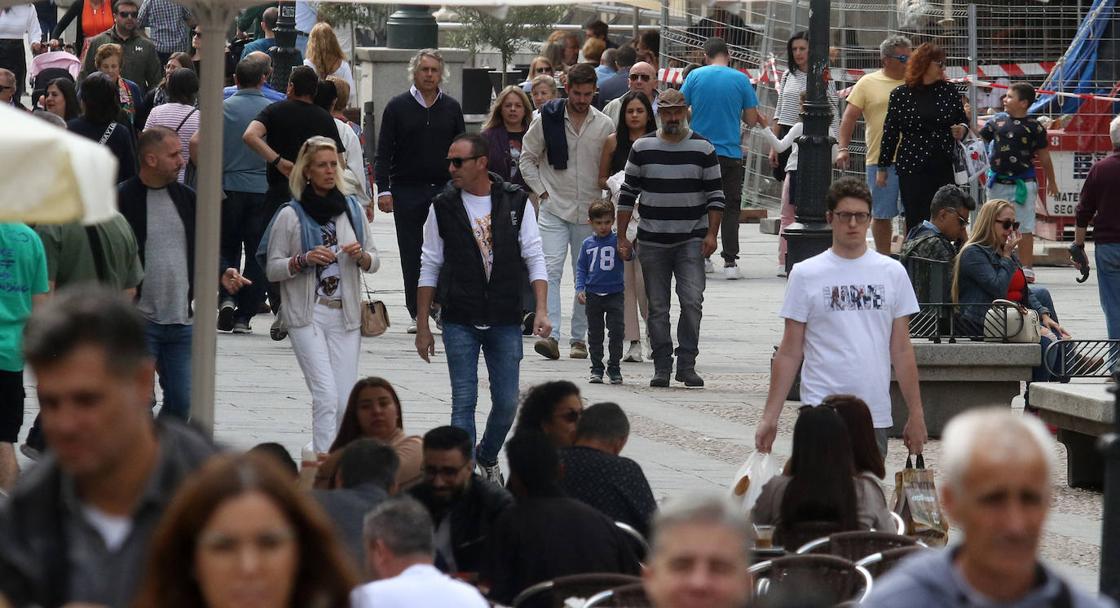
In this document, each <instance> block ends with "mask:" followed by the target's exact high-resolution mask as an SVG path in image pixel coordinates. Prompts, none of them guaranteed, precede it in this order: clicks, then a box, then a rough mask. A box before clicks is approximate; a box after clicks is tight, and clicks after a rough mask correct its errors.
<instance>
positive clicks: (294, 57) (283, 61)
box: [268, 0, 303, 91]
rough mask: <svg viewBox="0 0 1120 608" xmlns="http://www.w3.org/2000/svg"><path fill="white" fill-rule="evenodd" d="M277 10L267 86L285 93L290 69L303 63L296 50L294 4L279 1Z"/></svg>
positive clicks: (288, 0) (269, 52)
mask: <svg viewBox="0 0 1120 608" xmlns="http://www.w3.org/2000/svg"><path fill="white" fill-rule="evenodd" d="M277 9H278V10H279V11H280V15H279V17H278V18H277V19H276V32H275V35H276V46H274V47H272V48H270V49H268V54H269V56H271V57H272V78H270V79H269V82H268V84H269V86H271V87H272V88H274V89H276V90H277V91H285V90H287V88H288V76H289V75H291V73H292V68H294V67H295V66H297V65H300V64H302V63H303V56H302V54H301V53H300V52H299V49H297V48H296V3H295V2H294V1H292V0H281V1H280V2H279V3H278V5H277Z"/></svg>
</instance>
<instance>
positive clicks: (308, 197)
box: [265, 137, 380, 454]
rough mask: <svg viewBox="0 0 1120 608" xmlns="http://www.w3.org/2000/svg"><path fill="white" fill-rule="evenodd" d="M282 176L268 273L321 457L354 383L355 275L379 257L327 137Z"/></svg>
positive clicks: (358, 290) (357, 338)
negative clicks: (307, 394)
mask: <svg viewBox="0 0 1120 608" xmlns="http://www.w3.org/2000/svg"><path fill="white" fill-rule="evenodd" d="M288 179H289V186H290V187H291V190H292V200H291V201H289V202H288V203H287V204H285V205H284V206H283V207H281V208H280V210H279V211H278V212H277V213H276V215H275V216H274V217H273V220H272V224H271V225H270V226H269V229H268V231H267V233H266V236H265V238H266V239H267V249H266V250H267V252H268V262H267V264H266V273H267V275H268V280H269V281H273V282H275V283H279V284H280V291H281V294H282V298H283V302H284V306H283V307H281V309H280V318H281V319H282V320H283V321H284V322H285V323H286V324H287V327H288V336H289V338H290V339H291V341H292V350H294V351H295V354H296V360H297V361H299V367H300V369H301V370H302V371H303V378H304V380H305V381H306V382H307V388H308V389H309V390H310V391H311V429H312V442H311V443H312V448H313V449H314V450H315V452H317V453H320V454H322V453H326V452H327V451H329V449H330V445H331V442H332V441H334V437H335V434H336V433H337V432H338V425H339V423H340V422H341V419H342V412H343V411H345V408H346V400H347V398H348V397H349V395H350V389H351V388H352V387H353V386H354V383H355V382H356V381H357V380H358V353H359V351H360V346H361V332H360V326H361V320H362V313H361V296H362V286H361V273H362V272H370V273H372V272H376V271H377V268H378V266H379V265H380V260H379V259H378V255H377V249H376V247H375V246H374V243H373V237H372V235H371V234H370V229H369V226H368V225H367V224H366V221H365V213H364V212H363V210H362V208H361V207H360V205H359V204H358V203H357V201H356V200H355V199H354V198H353V197H351V196H348V194H349V192H348V191H349V188H348V187H347V185H346V183H345V182H344V181H343V180H342V166H341V165H340V163H339V154H338V151H337V149H336V148H335V145H334V142H333V141H332V140H330V139H328V138H325V137H312V138H311V139H308V140H307V141H306V142H305V143H304V144H303V147H302V148H301V149H300V152H299V156H298V157H297V158H296V162H295V165H293V166H292V170H291V173H290V174H289V178H288Z"/></svg>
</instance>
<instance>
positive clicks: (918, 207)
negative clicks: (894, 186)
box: [898, 158, 953, 234]
mask: <svg viewBox="0 0 1120 608" xmlns="http://www.w3.org/2000/svg"><path fill="white" fill-rule="evenodd" d="M952 183H953V163H952V161H950V160H949V159H940V158H939V159H930V160H928V161H926V163H925V164H924V165H922V166H921V167H920V168H919V169H918V170H917V171H915V172H914V173H910V174H904V173H899V174H898V189H899V190H900V191H901V192H902V208H903V209H905V210H906V233H907V234H909V233H910V231H911V230H913V228H914V226H917V225H918V224H921V223H922V222H923V221H924V220H928V219H929V204H930V202H931V201H932V200H933V195H934V193H936V192H937V189H938V188H940V187H941V186H944V185H946V184H952Z"/></svg>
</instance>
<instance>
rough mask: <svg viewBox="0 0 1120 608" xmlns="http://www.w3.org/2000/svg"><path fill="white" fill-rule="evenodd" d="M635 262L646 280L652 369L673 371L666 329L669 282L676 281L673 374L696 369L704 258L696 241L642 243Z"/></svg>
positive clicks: (669, 301)
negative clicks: (665, 243) (674, 368)
mask: <svg viewBox="0 0 1120 608" xmlns="http://www.w3.org/2000/svg"><path fill="white" fill-rule="evenodd" d="M640 246H641V249H642V252H641V255H639V256H638V261H639V262H641V264H642V274H643V275H644V277H645V280H646V296H647V297H648V298H649V319H648V320H647V321H646V328H647V329H648V330H649V344H650V348H652V349H653V366H654V369H655V370H656V371H658V372H669V371H671V370H672V368H673V338H672V335H671V334H670V327H669V306H670V303H671V300H670V299H671V298H672V295H671V293H670V290H671V289H672V284H673V279H674V278H676V280H677V300H678V301H679V303H680V309H681V316H680V318H679V319H678V320H677V351H676V354H677V371H678V372H679V371H684V370H691V369H693V368H695V367H696V356H697V355H698V354H699V353H700V347H699V345H700V317H701V316H703V310H704V285H705V280H706V279H705V277H704V256H702V255H700V246H701V241H700V240H699V239H696V240H692V241H688V242H685V243H680V244H679V245H671V246H668V247H666V246H656V245H650V244H647V243H643V244H641V245H640Z"/></svg>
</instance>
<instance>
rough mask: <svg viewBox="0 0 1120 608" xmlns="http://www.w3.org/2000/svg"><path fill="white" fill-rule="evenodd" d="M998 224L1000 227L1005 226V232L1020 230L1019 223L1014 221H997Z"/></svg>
mask: <svg viewBox="0 0 1120 608" xmlns="http://www.w3.org/2000/svg"><path fill="white" fill-rule="evenodd" d="M996 223H997V224H999V225H1000V226H1003V229H1004V230H1012V229H1015V230H1018V229H1019V222H1016V221H1013V220H1002V221H997V222H996Z"/></svg>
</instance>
